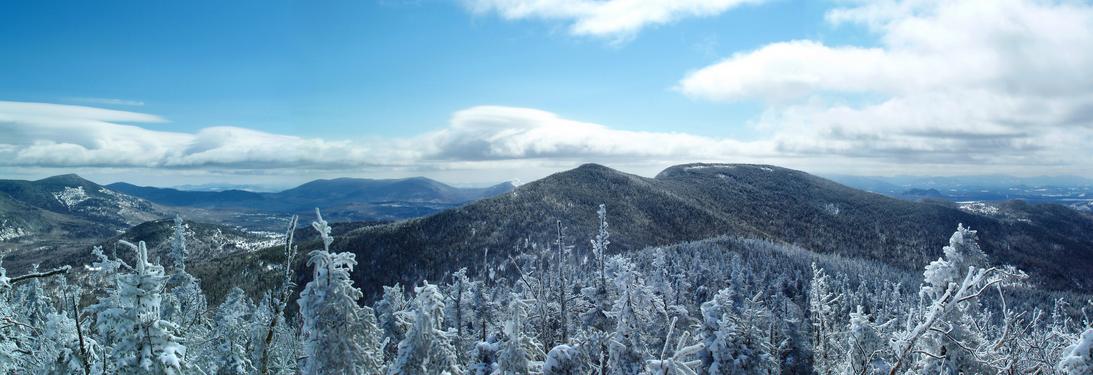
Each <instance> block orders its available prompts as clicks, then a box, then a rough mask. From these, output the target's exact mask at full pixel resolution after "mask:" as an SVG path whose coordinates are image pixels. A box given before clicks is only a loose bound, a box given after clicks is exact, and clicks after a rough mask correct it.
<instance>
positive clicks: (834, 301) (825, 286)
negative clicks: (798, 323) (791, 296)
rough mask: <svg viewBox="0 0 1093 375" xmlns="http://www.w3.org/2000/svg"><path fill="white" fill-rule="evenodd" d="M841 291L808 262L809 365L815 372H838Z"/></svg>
mask: <svg viewBox="0 0 1093 375" xmlns="http://www.w3.org/2000/svg"><path fill="white" fill-rule="evenodd" d="M842 298H843V297H842V295H841V294H839V293H837V292H836V291H835V290H834V288H833V286H832V285H831V280H830V278H829V277H828V276H827V273H826V272H824V270H823V269H821V268H819V267H818V266H816V263H815V262H813V263H812V283H811V285H810V287H809V290H808V309H809V322H810V323H811V324H812V343H813V347H812V352H813V357H812V366H813V370H814V371H816V373H817V374H821V375H830V374H835V373H838V372H839V370H840V367H841V366H840V364H841V363H843V362H844V359H843V358H842V357H841V355H840V354H841V352H844V351H843V350H840V345H838V344H839V343H838V340H839V337H840V332H839V331H840V330H839V323H838V317H839V315H840V314H839V313H840V311H839V309H838V303H840V300H841V299H842Z"/></svg>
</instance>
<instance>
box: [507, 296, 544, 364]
mask: <svg viewBox="0 0 1093 375" xmlns="http://www.w3.org/2000/svg"><path fill="white" fill-rule="evenodd" d="M527 314H528V304H527V302H526V301H524V300H522V299H520V298H519V297H518V296H513V298H512V301H511V302H509V318H508V320H506V321H505V326H504V334H505V335H504V339H503V340H502V341H501V346H500V350H499V351H498V356H497V363H498V369H497V371H498V373H499V374H501V375H526V374H527V373H528V371H529V367H528V365H529V362H530V361H531V360H532V359H533V358H534V357H540V356H541V355H542V351H543V350H542V348H541V347H540V345H539V343H538V342H536V341H535V339H533V338H532V337H531V336H528V335H526V334H525V333H524V322H525V320H526V319H527Z"/></svg>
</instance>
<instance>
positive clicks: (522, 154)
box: [0, 102, 773, 171]
mask: <svg viewBox="0 0 1093 375" xmlns="http://www.w3.org/2000/svg"><path fill="white" fill-rule="evenodd" d="M164 121H165V120H164V119H162V118H160V117H158V116H154V115H148V114H142V113H134V112H122V111H112V110H103V109H97V108H90V107H78V106H68V105H57V104H44V103H20V102H0V130H2V134H4V136H3V138H0V165H8V166H17V167H27V168H31V167H33V168H42V167H47V168H83V167H115V168H174V169H194V168H218V169H226V170H232V169H234V170H252V171H253V170H272V169H281V168H284V169H300V168H304V169H329V170H354V169H360V168H371V167H384V168H422V169H427V168H433V169H450V168H477V167H481V166H487V165H509V166H513V165H516V164H519V163H526V162H527V161H529V160H538V161H536V162H535V163H541V162H543V161H549V162H567V163H582V162H586V161H591V160H615V161H622V162H632V161H645V162H647V161H666V160H670V161H677V162H678V161H690V160H720V159H722V158H728V157H739V156H756V155H764V154H768V155H769V154H770V152H771V150H772V149H773V148H772V147H773V146H772V144H770V143H769V142H767V143H751V142H740V141H736V140H732V139H714V138H707V137H700V136H694V135H689V134H683V133H658V132H635V131H626V130H617V129H612V128H609V127H607V126H604V125H599V124H593V123H587V122H580V121H576V120H570V119H566V118H563V117H560V116H558V115H556V114H553V113H550V112H545V111H541V110H535V109H528V108H513V107H499V106H481V107H473V108H469V109H465V110H462V111H458V112H456V113H455V114H454V115H453V116H452V118H451V120H450V123H449V124H448V125H447V126H445V127H442V128H440V129H438V130H436V131H432V132H428V133H425V134H421V135H418V136H414V137H409V138H402V139H379V140H357V141H345V140H339V141H331V140H325V139H320V138H303V137H297V136H292V135H283V134H273V133H268V132H262V131H258V130H253V129H245V128H238V127H226V126H218V127H208V128H203V129H200V130H198V131H196V132H193V133H187V132H175V131H165V130H152V129H145V128H142V127H139V126H135V125H127V124H123V123H125V122H128V123H150V122H164Z"/></svg>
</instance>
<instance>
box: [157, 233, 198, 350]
mask: <svg viewBox="0 0 1093 375" xmlns="http://www.w3.org/2000/svg"><path fill="white" fill-rule="evenodd" d="M189 254H190V251H189V249H187V248H186V224H185V223H184V222H183V221H182V217H181V216H175V220H174V234H173V235H172V237H171V250H170V252H169V253H168V258H169V259H170V261H171V266H172V269H171V273H170V277H169V278H168V280H167V290H168V294H167V295H165V296H164V303H163V318H164V319H167V320H170V321H172V322H175V323H176V324H178V325H179V327H180V328H182V329H183V330H184V332H185V333H186V334H192V335H194V336H205V334H206V333H207V331H208V329H207V326H208V324H209V322H208V321H207V318H206V315H205V314H206V313H207V310H208V302H207V301H206V299H205V293H204V292H202V290H201V285H200V283H199V282H198V279H197V278H196V277H194V276H193V275H191V274H190V273H189V272H187V271H186V262H187V257H188V256H189Z"/></svg>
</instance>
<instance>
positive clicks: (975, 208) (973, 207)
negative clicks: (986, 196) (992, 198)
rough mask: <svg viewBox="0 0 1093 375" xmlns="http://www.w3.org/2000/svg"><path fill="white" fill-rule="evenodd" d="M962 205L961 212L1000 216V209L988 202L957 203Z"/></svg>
mask: <svg viewBox="0 0 1093 375" xmlns="http://www.w3.org/2000/svg"><path fill="white" fill-rule="evenodd" d="M957 204H959V205H960V210H962V211H965V212H969V213H973V214H978V215H985V216H994V215H998V207H995V206H993V205H991V204H990V203H987V202H980V201H966V202H957Z"/></svg>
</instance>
